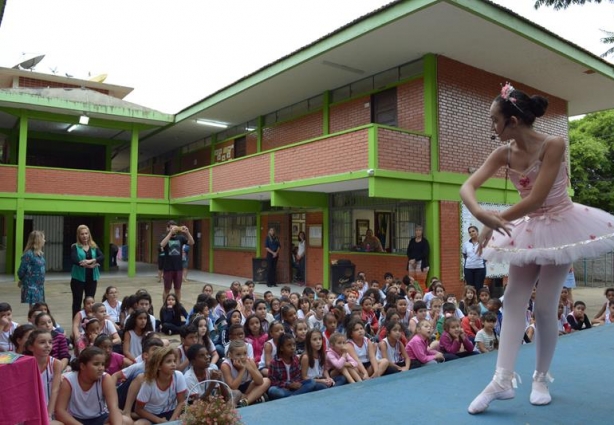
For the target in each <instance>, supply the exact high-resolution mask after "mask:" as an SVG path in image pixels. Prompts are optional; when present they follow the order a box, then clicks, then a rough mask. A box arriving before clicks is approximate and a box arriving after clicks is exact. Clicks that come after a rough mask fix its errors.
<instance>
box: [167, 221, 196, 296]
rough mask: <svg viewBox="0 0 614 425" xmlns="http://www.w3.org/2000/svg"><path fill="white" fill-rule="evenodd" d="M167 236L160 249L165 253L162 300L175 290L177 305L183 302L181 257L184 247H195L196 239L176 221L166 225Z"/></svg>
mask: <svg viewBox="0 0 614 425" xmlns="http://www.w3.org/2000/svg"><path fill="white" fill-rule="evenodd" d="M166 230H167V234H166V235H164V237H163V238H162V240H161V241H160V249H161V250H162V251H164V266H163V269H164V291H163V293H162V298H163V299H164V300H166V296H167V295H168V294H169V292H170V291H171V287H173V288H174V290H175V296H176V297H177V303H179V302H180V301H181V284H182V282H183V264H182V260H181V255H182V252H183V246H184V245H186V244H187V245H194V238H193V237H192V235H191V234H190V230H189V229H188V228H187V227H186V226H177V223H176V222H175V221H174V220H170V221H169V222H168V223H166Z"/></svg>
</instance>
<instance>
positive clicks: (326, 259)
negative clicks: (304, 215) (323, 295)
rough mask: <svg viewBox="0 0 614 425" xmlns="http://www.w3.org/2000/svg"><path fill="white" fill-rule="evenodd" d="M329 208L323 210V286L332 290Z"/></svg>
mask: <svg viewBox="0 0 614 425" xmlns="http://www.w3.org/2000/svg"><path fill="white" fill-rule="evenodd" d="M329 223H330V220H329V211H328V207H324V208H323V209H322V285H323V286H324V288H326V289H332V288H331V285H330V244H329V242H328V238H329V233H330V226H329Z"/></svg>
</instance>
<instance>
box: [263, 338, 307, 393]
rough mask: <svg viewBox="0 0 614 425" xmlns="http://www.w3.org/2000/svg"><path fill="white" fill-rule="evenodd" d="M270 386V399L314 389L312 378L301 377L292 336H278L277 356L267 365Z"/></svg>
mask: <svg viewBox="0 0 614 425" xmlns="http://www.w3.org/2000/svg"><path fill="white" fill-rule="evenodd" d="M269 378H270V379H271V387H270V388H269V391H268V393H269V397H270V398H271V400H276V399H279V398H284V397H289V396H294V395H299V394H304V393H308V392H311V391H313V390H315V387H316V382H315V381H314V380H313V379H303V374H302V370H301V364H300V361H299V358H298V356H297V355H296V343H295V341H294V337H293V336H292V335H289V334H283V335H282V336H281V337H280V338H279V345H278V347H277V356H275V358H274V359H273V361H272V362H271V365H270V367H269Z"/></svg>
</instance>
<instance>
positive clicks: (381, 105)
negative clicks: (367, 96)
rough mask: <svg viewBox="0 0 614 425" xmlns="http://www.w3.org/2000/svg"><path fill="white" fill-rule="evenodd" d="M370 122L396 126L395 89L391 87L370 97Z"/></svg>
mask: <svg viewBox="0 0 614 425" xmlns="http://www.w3.org/2000/svg"><path fill="white" fill-rule="evenodd" d="M371 122H372V123H375V124H384V125H389V126H392V127H396V126H397V88H396V87H393V88H391V89H388V90H384V91H382V92H379V93H375V94H374V95H372V96H371Z"/></svg>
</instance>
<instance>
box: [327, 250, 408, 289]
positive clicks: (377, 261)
mask: <svg viewBox="0 0 614 425" xmlns="http://www.w3.org/2000/svg"><path fill="white" fill-rule="evenodd" d="M340 259H345V260H350V261H351V262H352V263H353V264H355V265H356V274H358V272H365V273H366V275H367V279H369V280H373V279H375V280H377V281H379V282H380V283H382V282H383V281H384V273H386V272H390V273H392V274H393V275H394V277H398V278H399V279H401V278H402V277H403V276H405V275H406V274H407V257H406V256H404V255H392V254H363V253H360V254H359V253H351V252H331V254H330V260H331V261H334V260H340ZM327 267H328V268H329V282H328V283H329V284H330V265H327Z"/></svg>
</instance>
